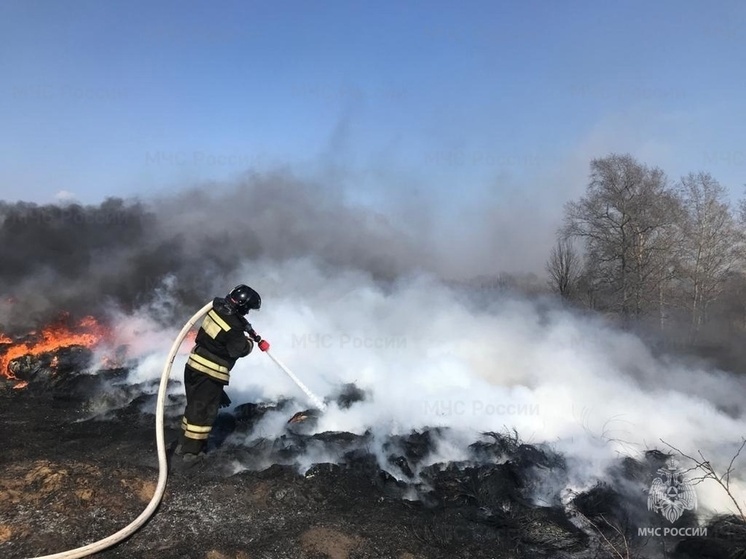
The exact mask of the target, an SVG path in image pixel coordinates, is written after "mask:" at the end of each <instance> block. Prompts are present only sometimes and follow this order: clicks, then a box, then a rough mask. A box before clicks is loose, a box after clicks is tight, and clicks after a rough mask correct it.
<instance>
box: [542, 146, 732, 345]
mask: <svg viewBox="0 0 746 559" xmlns="http://www.w3.org/2000/svg"><path fill="white" fill-rule="evenodd" d="M546 269H547V272H548V275H549V282H550V286H551V288H552V290H553V291H554V292H556V293H558V294H559V295H560V296H561V297H563V298H564V299H565V300H567V301H569V302H572V303H573V304H576V305H580V306H583V307H586V308H589V309H593V310H596V311H599V312H603V313H606V314H608V315H610V316H612V317H614V318H617V319H618V320H619V321H620V322H621V323H623V324H637V325H640V324H644V325H647V326H648V327H654V328H655V329H657V331H658V332H661V333H664V334H665V335H666V336H667V338H668V339H670V340H675V341H678V342H681V343H688V344H701V345H702V344H704V345H706V344H708V343H716V342H717V340H719V339H722V338H729V337H730V338H732V337H733V336H736V335H742V334H743V333H744V331H745V330H746V201H744V200H741V201H740V202H739V203H738V204H736V205H735V207H734V205H733V204H732V203H731V202H730V200H729V197H728V192H727V190H726V189H725V188H724V187H723V186H722V185H721V184H720V183H719V182H718V181H717V180H716V179H715V178H713V177H712V175H710V174H709V173H707V172H694V173H690V174H688V175H687V176H685V177H682V178H680V179H679V180H676V181H672V180H670V179H669V178H668V177H667V176H666V174H665V173H664V172H663V171H662V170H661V169H660V168H658V167H650V166H648V165H645V164H643V163H641V162H640V161H637V160H636V159H635V158H633V157H632V156H630V155H620V154H611V155H609V156H607V157H602V158H598V159H594V160H592V161H591V164H590V176H589V182H588V185H587V189H586V191H585V194H584V195H583V196H581V197H580V199H578V200H574V201H571V202H568V203H567V204H566V205H565V208H564V219H563V224H562V227H561V228H560V229H559V231H558V233H557V242H556V245H555V246H554V247H553V249H552V250H551V253H550V255H549V258H548V260H547V264H546Z"/></svg>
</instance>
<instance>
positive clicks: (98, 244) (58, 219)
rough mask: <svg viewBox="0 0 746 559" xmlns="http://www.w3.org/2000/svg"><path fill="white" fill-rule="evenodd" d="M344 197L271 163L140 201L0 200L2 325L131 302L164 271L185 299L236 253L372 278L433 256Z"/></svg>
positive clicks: (146, 297) (219, 284) (223, 282)
mask: <svg viewBox="0 0 746 559" xmlns="http://www.w3.org/2000/svg"><path fill="white" fill-rule="evenodd" d="M335 194H338V196H337V195H335ZM343 198H344V194H343V192H341V191H339V192H336V193H335V191H334V189H333V188H330V187H329V185H321V184H313V183H309V182H307V181H300V180H298V179H295V178H294V177H292V176H291V175H289V174H287V173H276V174H270V175H261V176H260V175H250V176H247V177H246V178H245V179H244V180H243V181H240V182H239V183H237V184H233V185H212V184H205V185H201V186H198V187H194V188H192V189H191V190H188V191H185V192H181V193H179V194H177V195H173V196H170V197H164V198H160V199H155V200H149V201H137V200H133V201H124V200H119V199H109V200H107V201H105V202H104V203H102V204H101V205H97V206H82V205H79V204H66V205H47V206H38V205H35V204H28V203H17V204H7V203H0V260H2V262H3V266H2V269H1V270H0V282H2V284H3V286H4V297H3V300H2V302H0V325H2V326H3V327H4V328H5V329H6V330H13V329H23V328H29V327H32V326H34V325H36V324H38V323H39V322H44V321H46V320H48V319H49V318H50V315H52V314H54V313H56V312H59V311H60V310H61V309H64V310H65V311H67V312H72V313H74V314H83V313H96V314H101V312H102V311H103V310H104V309H109V308H111V307H112V306H116V307H119V308H122V309H123V310H125V311H127V312H131V311H133V310H134V309H136V308H138V307H140V306H142V305H145V304H149V303H150V302H151V301H153V300H154V295H153V293H154V291H155V290H156V289H157V288H158V287H160V286H161V285H162V284H163V282H164V281H166V280H167V279H168V278H169V277H176V278H178V285H177V288H178V291H177V292H176V293H174V295H175V296H176V299H177V300H178V302H179V303H180V304H182V305H193V304H196V303H198V302H199V301H201V300H202V299H203V298H204V293H206V292H211V291H213V290H214V289H218V290H219V292H220V293H221V294H222V292H223V291H225V290H226V289H227V287H226V286H231V287H232V285H231V284H235V283H237V282H238V279H241V278H238V277H237V273H236V272H237V269H238V267H239V265H240V264H241V263H242V262H246V261H253V260H256V259H267V260H270V261H283V260H286V259H290V258H296V257H300V256H303V257H310V258H314V259H316V260H318V261H319V263H320V264H321V265H324V266H328V267H330V268H332V269H338V268H351V269H358V270H361V271H363V272H365V273H366V274H368V275H370V276H371V277H373V278H375V279H376V280H381V281H390V280H392V279H394V278H396V277H397V276H399V275H400V274H402V273H405V272H407V271H409V270H412V269H415V268H417V267H428V266H429V265H430V264H431V261H430V258H429V256H428V255H427V252H426V250H425V247H424V246H423V245H424V243H422V242H419V243H418V242H417V241H416V240H415V239H414V238H413V233H412V232H411V231H407V230H404V229H402V227H400V226H395V225H393V224H392V223H390V222H389V220H387V218H386V217H385V216H383V215H380V214H376V213H374V212H371V211H368V210H363V209H361V208H356V207H354V206H352V205H350V204H346V203H345V202H344V199H343ZM228 288H229V287H228ZM184 316H188V313H179V314H177V315H176V317H179V318H181V317H184ZM169 318H174V316H171V317H169Z"/></svg>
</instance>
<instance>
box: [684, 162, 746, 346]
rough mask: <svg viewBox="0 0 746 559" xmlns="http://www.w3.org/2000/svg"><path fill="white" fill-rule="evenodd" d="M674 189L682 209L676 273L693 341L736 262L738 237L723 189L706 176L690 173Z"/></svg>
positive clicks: (738, 251)
mask: <svg viewBox="0 0 746 559" xmlns="http://www.w3.org/2000/svg"><path fill="white" fill-rule="evenodd" d="M677 190H678V196H679V199H680V201H681V204H682V206H683V209H684V213H683V216H682V220H681V228H682V233H683V235H682V239H681V255H680V257H681V265H680V274H681V279H682V280H683V287H684V289H685V292H686V297H687V301H686V303H687V305H686V306H687V309H688V311H689V313H690V320H691V336H692V338H694V337H696V335H697V332H698V331H699V329H700V327H701V326H702V325H703V323H705V322H706V321H707V311H708V308H709V307H710V305H711V304H712V303H713V302H714V301H715V300H716V299H717V298H718V297H719V296H720V295H721V293H722V291H723V289H724V286H725V285H726V282H727V280H728V277H729V275H730V273H731V271H732V270H733V269H734V267H735V266H736V265H737V264H738V263H739V258H740V252H741V234H740V231H739V229H738V227H737V223H736V219H735V217H734V216H733V213H732V211H731V208H730V204H729V203H728V201H727V198H726V196H727V193H726V191H725V189H724V188H723V187H722V186H721V185H720V183H718V182H717V181H716V180H715V179H714V178H712V176H711V175H710V174H709V173H702V172H700V173H696V174H695V173H690V174H689V175H687V176H686V177H684V178H682V179H681V182H680V184H679V185H678V189H677Z"/></svg>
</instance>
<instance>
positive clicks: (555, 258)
mask: <svg viewBox="0 0 746 559" xmlns="http://www.w3.org/2000/svg"><path fill="white" fill-rule="evenodd" d="M582 266H583V263H582V259H581V257H580V255H579V254H578V252H577V251H576V250H575V248H574V247H573V245H572V242H571V241H570V240H568V239H562V238H560V239H559V240H558V241H557V244H556V245H554V248H552V252H551V253H550V254H549V260H548V261H547V264H546V269H547V272H548V273H549V286H550V287H551V288H552V290H553V291H555V292H556V293H558V294H559V295H560V296H562V297H563V298H565V299H569V298H571V297H572V296H573V295H574V294H575V292H576V291H577V288H578V280H579V278H580V275H581V273H582Z"/></svg>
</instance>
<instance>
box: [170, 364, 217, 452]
mask: <svg viewBox="0 0 746 559" xmlns="http://www.w3.org/2000/svg"><path fill="white" fill-rule="evenodd" d="M224 386H225V384H224V383H221V382H218V381H217V380H215V379H214V378H212V377H210V376H208V375H206V374H204V373H201V372H200V371H197V370H195V369H192V368H191V367H190V366H189V365H187V366H186V367H184V390H185V391H186V400H187V403H186V409H185V410H184V417H183V419H182V420H181V429H182V431H181V437H180V439H179V444H180V445H181V451H182V452H184V453H193V454H198V453H199V452H200V451H202V450H204V449H205V446H206V445H207V439H208V437H209V436H210V431H211V430H212V424H213V423H214V422H215V418H216V417H217V416H218V409H219V407H220V397H221V396H222V394H223V387H224Z"/></svg>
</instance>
